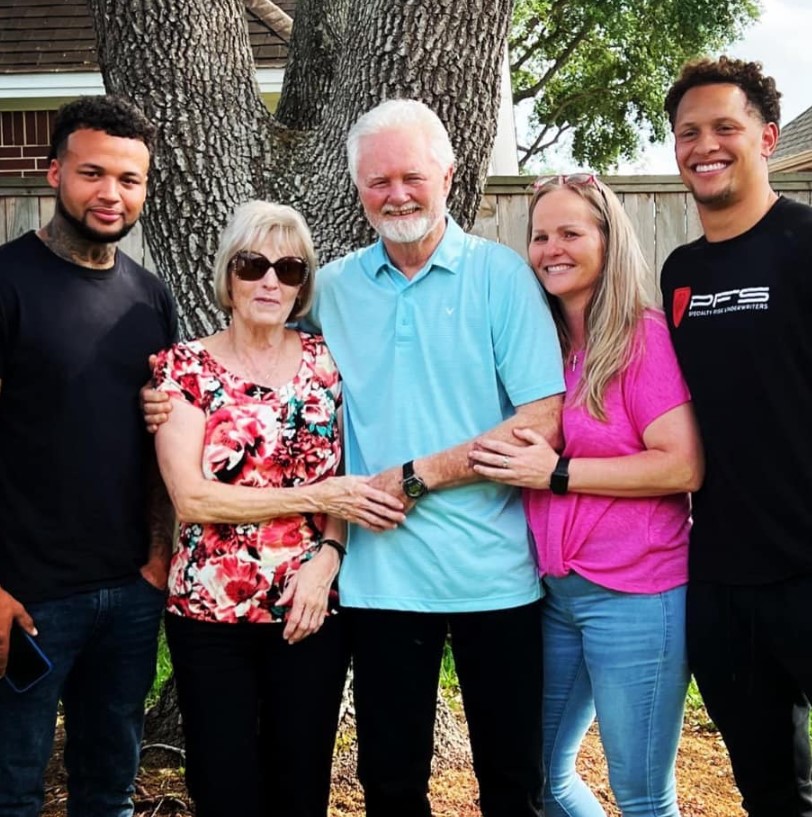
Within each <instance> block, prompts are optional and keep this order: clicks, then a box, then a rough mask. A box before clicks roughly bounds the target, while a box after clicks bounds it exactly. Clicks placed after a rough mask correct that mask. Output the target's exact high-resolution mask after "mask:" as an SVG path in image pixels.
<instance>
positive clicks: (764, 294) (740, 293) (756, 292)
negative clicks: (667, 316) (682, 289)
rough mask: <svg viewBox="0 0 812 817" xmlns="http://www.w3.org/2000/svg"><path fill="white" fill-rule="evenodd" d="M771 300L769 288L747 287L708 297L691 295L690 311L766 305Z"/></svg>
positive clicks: (715, 293)
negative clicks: (732, 306)
mask: <svg viewBox="0 0 812 817" xmlns="http://www.w3.org/2000/svg"><path fill="white" fill-rule="evenodd" d="M769 300H770V288H769V287H746V288H745V289H728V290H727V291H726V292H714V293H712V294H711V293H709V294H707V295H691V305H690V306H689V307H688V309H689V310H690V311H693V310H694V309H716V307H718V306H720V305H721V304H735V305H740V306H744V305H745V304H766V303H767V302H768V301H769Z"/></svg>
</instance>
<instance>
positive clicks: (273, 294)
mask: <svg viewBox="0 0 812 817" xmlns="http://www.w3.org/2000/svg"><path fill="white" fill-rule="evenodd" d="M248 249H250V250H251V251H252V252H256V253H261V254H262V255H264V256H265V257H266V258H267V259H268V260H269V261H271V262H273V261H278V260H279V259H280V258H284V257H290V256H293V257H299V258H301V257H303V253H302V251H301V248H300V247H294V246H293V245H292V244H291V243H290V242H287V241H280V240H279V239H278V238H277V236H275V235H270V236H269V237H268V238H266V239H265V241H263V242H262V243H261V244H257V245H254V246H251V247H249V248H248ZM229 280H230V286H231V314H232V319H233V320H235V321H242V322H243V323H245V324H246V325H247V326H253V327H259V326H266V327H267V326H284V325H285V323H286V322H287V321H288V319H289V318H290V314H291V312H293V310H294V308H295V305H296V296H297V295H298V294H299V290H300V289H301V286H288V285H287V284H283V283H281V282H280V281H279V278H277V276H276V272H275V270H274V268H273V267H269V268H268V270H267V272H266V273H265V275H264V276H263V277H262V278H260V279H259V280H258V281H243V280H242V279H241V278H238V277H237V276H236V275H235V274H234V273H229Z"/></svg>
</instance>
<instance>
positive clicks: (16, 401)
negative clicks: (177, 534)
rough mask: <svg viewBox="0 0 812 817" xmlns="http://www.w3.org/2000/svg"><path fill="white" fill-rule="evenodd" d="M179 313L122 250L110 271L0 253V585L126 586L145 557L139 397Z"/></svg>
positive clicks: (32, 248)
mask: <svg viewBox="0 0 812 817" xmlns="http://www.w3.org/2000/svg"><path fill="white" fill-rule="evenodd" d="M176 334H177V316H176V313H175V308H174V304H173V302H172V298H171V296H170V294H169V291H168V290H167V288H166V286H165V285H164V284H163V283H162V282H161V281H160V280H159V279H158V278H156V277H155V276H154V275H152V274H150V273H149V272H147V270H145V269H144V268H143V267H141V266H139V265H138V264H136V263H135V262H134V261H133V260H132V259H131V258H129V257H127V256H126V255H125V254H124V253H122V252H121V251H118V252H117V253H116V261H115V266H114V267H113V268H112V269H110V270H91V269H87V268H85V267H81V266H77V265H75V264H71V263H69V262H67V261H64V260H63V259H61V258H59V257H58V256H57V255H55V254H54V253H52V252H51V251H50V250H49V249H48V248H47V247H46V246H45V245H44V244H43V243H42V242H41V241H40V240H39V239H38V238H37V237H36V235H35V234H34V233H33V232H32V233H28V234H26V235H24V236H22V237H21V238H18V239H17V240H15V241H12V242H10V243H8V244H6V245H4V246H2V247H0V380H2V385H0V587H3V588H4V589H6V590H8V591H9V592H10V593H11V594H12V595H14V596H16V597H17V598H18V599H19V600H20V601H22V602H23V603H26V602H31V601H41V600H47V599H53V598H61V597H64V596H67V595H71V594H73V593H76V592H83V591H87V590H93V589H96V588H99V587H106V586H115V585H116V584H122V583H124V582H127V581H129V580H131V579H132V578H133V577H134V576H135V575H137V571H138V568H139V567H140V566H141V565H143V564H144V562H145V561H146V559H147V553H148V547H149V533H148V519H147V505H146V483H147V464H148V461H149V458H150V457H151V456H153V450H152V441H151V440H150V439H149V437H148V435H147V434H146V432H145V430H144V422H143V419H142V417H141V412H140V410H139V406H138V392H139V389H140V388H141V386H143V384H144V383H146V382H147V380H148V379H149V377H150V370H149V364H148V357H149V355H150V354H151V353H153V352H156V351H158V350H160V349H162V348H164V347H166V346H169V345H170V344H171V343H172V342H173V341H174V339H175V336H176Z"/></svg>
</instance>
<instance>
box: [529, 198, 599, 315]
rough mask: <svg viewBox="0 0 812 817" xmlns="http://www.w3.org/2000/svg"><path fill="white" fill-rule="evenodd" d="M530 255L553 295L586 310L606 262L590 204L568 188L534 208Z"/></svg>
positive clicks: (532, 264) (539, 277)
mask: <svg viewBox="0 0 812 817" xmlns="http://www.w3.org/2000/svg"><path fill="white" fill-rule="evenodd" d="M528 256H529V258H530V265H531V266H532V267H533V271H534V272H535V273H536V277H537V278H538V279H539V281H540V282H541V285H542V286H543V287H544V289H545V290H546V291H547V292H548V293H550V295H555V296H556V297H557V298H559V299H560V300H561V302H562V304H564V305H565V306H566V307H567V308H570V307H574V308H577V309H585V308H586V306H587V304H588V303H589V300H590V298H591V297H592V293H593V292H594V291H595V286H596V285H597V281H598V278H599V276H600V274H601V270H602V269H603V262H604V240H603V234H602V233H601V229H600V227H599V226H598V222H597V221H596V219H595V215H594V213H593V212H592V208H591V206H590V205H589V203H588V202H587V201H586V200H585V199H583V198H582V197H581V196H579V195H578V194H577V193H575V192H573V191H572V190H569V189H568V188H566V187H562V188H559V189H556V190H551V191H550V192H549V193H547V194H545V195H543V196H542V197H541V198H540V199H539V200H538V201H537V202H536V206H535V208H534V209H533V221H532V231H531V234H530V246H529V247H528Z"/></svg>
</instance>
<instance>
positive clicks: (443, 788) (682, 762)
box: [43, 710, 744, 817]
mask: <svg viewBox="0 0 812 817" xmlns="http://www.w3.org/2000/svg"><path fill="white" fill-rule="evenodd" d="M61 745H62V734H61V728H60V729H58V732H57V746H56V749H55V751H54V757H53V760H52V762H51V767H50V768H49V773H48V778H47V784H46V806H45V810H44V811H43V815H44V817H64V815H65V800H66V792H65V779H64V774H63V772H62V769H61ZM579 764H580V769H581V773H582V774H583V776H584V778H585V780H586V781H587V782H588V783H589V785H590V786H591V788H592V790H593V791H594V792H595V793H596V794H597V796H598V798H599V799H600V800H601V802H602V803H603V804H604V807H605V809H606V813H607V815H608V817H620V812H619V811H618V810H617V809H616V808H615V805H614V800H613V798H612V793H611V790H610V789H609V783H608V780H607V776H606V764H605V762H604V760H603V756H602V753H601V748H600V742H599V738H598V735H597V732H596V730H595V729H594V727H593V729H592V731H591V732H590V734H589V735H588V736H587V740H586V742H585V744H584V747H583V750H582V752H581V755H580V758H579ZM677 786H678V789H679V803H680V809H681V813H682V817H744V812H743V811H742V809H741V806H740V798H739V795H738V792H737V790H736V788H735V786H734V784H733V778H732V775H731V772H730V764H729V761H728V758H727V754H726V753H725V750H724V746H723V745H722V741H721V738H720V737H719V736H718V734H717V733H716V732H715V731H713V729H712V728H711V727H710V725H709V723H708V721H707V717H706V716H705V714H704V711H702V710H696V711H693V712H689V713H688V714H687V716H686V724H685V729H684V731H683V737H682V743H681V744H680V752H679V759H678V769H677ZM137 788H138V790H137V797H136V812H137V813H138V814H139V815H147V817H158V816H159V815H162V817H189V815H191V814H192V812H191V811H190V809H189V800H188V796H187V794H186V789H185V788H184V785H183V776H182V773H181V771H180V770H178V769H155V768H149V769H142V770H141V773H140V775H139V777H138V781H137ZM431 801H432V808H433V810H434V815H435V817H480V811H479V807H478V801H477V786H476V780H475V778H474V775H473V773H472V772H471V770H470V769H468V768H463V769H447V770H443V771H441V772H439V773H438V774H436V775H435V776H434V779H433V780H432V784H431ZM363 813H364V812H363V801H362V798H361V792H360V790H359V789H358V787H357V784H355V783H354V782H343V783H339V784H337V785H336V786H334V788H333V798H332V804H331V808H330V817H363ZM235 817H237V815H235Z"/></svg>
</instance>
